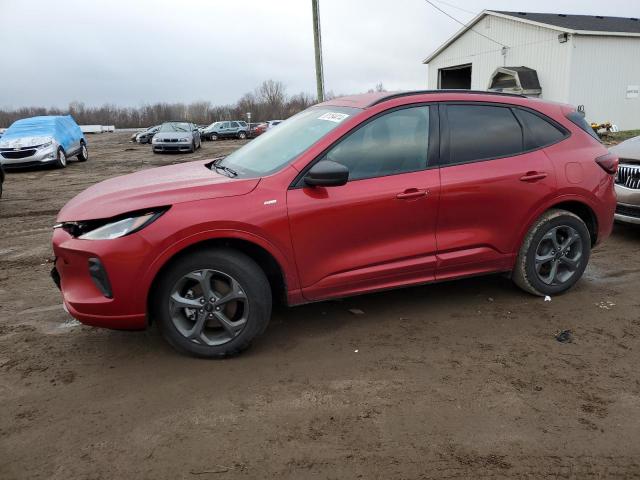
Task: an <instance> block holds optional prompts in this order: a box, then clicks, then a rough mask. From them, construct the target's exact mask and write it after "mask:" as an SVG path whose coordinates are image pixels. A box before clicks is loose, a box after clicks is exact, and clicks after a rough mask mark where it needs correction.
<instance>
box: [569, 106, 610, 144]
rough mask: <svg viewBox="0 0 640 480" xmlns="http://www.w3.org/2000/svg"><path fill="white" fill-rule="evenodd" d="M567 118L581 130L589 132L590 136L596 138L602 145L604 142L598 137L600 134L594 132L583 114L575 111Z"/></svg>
mask: <svg viewBox="0 0 640 480" xmlns="http://www.w3.org/2000/svg"><path fill="white" fill-rule="evenodd" d="M567 118H568V119H569V120H570V121H571V122H572V123H573V124H575V125H577V126H578V127H580V129H581V130H584V131H585V132H587V133H588V134H589V135H590V136H592V137H593V138H595V139H596V140H597V141H598V142H600V143H602V141H601V140H600V137H598V134H597V133H596V132H594V131H593V128H591V125H589V122H587V121H586V120H585V118H584V117H583V116H582V114H581V113H580V112H577V111H573V112H571V113H569V114H567Z"/></svg>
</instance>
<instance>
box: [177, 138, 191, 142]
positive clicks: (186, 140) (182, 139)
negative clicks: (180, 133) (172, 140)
mask: <svg viewBox="0 0 640 480" xmlns="http://www.w3.org/2000/svg"><path fill="white" fill-rule="evenodd" d="M179 141H180V142H188V141H189V139H188V138H185V137H182V138H181V139H180V140H179Z"/></svg>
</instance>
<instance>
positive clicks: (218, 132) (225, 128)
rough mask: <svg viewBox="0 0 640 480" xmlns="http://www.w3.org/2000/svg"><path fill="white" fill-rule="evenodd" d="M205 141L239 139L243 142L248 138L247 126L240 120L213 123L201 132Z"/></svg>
mask: <svg viewBox="0 0 640 480" xmlns="http://www.w3.org/2000/svg"><path fill="white" fill-rule="evenodd" d="M202 133H203V135H204V137H205V138H206V139H207V140H219V139H221V138H239V139H241V140H244V139H245V138H247V137H248V136H249V125H247V122H243V121H242V120H237V121H225V122H215V123H212V124H211V125H209V126H208V127H207V128H205V129H204V130H203V132H202Z"/></svg>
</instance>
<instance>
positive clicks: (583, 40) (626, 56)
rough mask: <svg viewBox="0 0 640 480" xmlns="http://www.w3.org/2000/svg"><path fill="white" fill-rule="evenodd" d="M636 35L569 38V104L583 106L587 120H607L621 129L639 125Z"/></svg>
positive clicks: (639, 41) (638, 40)
mask: <svg viewBox="0 0 640 480" xmlns="http://www.w3.org/2000/svg"><path fill="white" fill-rule="evenodd" d="M630 85H640V38H634V37H602V36H597V37H596V36H584V35H580V36H576V37H574V39H573V54H572V63H571V89H570V93H569V99H568V101H569V103H571V104H573V105H584V107H585V113H586V118H587V120H588V121H594V122H598V123H601V122H607V121H611V122H612V123H613V124H615V125H617V126H618V127H619V128H620V129H622V130H631V129H639V128H640V97H639V98H626V91H627V87H628V86H630Z"/></svg>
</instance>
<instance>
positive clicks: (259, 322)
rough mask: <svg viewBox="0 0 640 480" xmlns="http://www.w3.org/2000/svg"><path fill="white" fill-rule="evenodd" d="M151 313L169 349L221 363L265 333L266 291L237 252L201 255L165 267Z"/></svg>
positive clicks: (267, 315)
mask: <svg viewBox="0 0 640 480" xmlns="http://www.w3.org/2000/svg"><path fill="white" fill-rule="evenodd" d="M151 312H152V314H153V317H154V318H155V319H156V320H157V322H158V327H159V329H160V331H161V333H162V335H163V337H164V338H165V339H166V340H167V342H168V343H169V344H170V345H171V346H173V347H174V348H175V349H177V350H179V351H181V352H185V353H188V354H191V355H194V356H197V357H206V358H222V357H226V356H229V355H235V354H238V353H240V352H241V351H243V350H245V349H246V348H247V347H249V345H250V344H251V341H252V340H253V339H254V338H255V337H256V336H257V335H259V334H261V333H262V332H263V331H264V330H265V329H266V327H267V324H268V323H269V319H270V317H271V288H270V286H269V282H268V280H267V277H266V275H265V274H264V272H263V271H262V269H261V268H260V267H259V266H258V265H257V264H256V263H255V262H254V261H253V260H252V259H251V258H249V257H248V256H246V255H244V254H243V253H241V252H238V251H236V250H232V249H227V248H225V249H216V250H203V251H199V252H197V253H193V254H190V255H187V256H183V257H180V258H179V259H178V260H176V261H175V262H173V263H172V264H171V265H170V266H169V267H168V268H167V270H166V271H165V272H164V273H163V274H162V277H161V278H160V280H159V282H158V284H157V288H156V289H155V293H154V297H153V299H152V306H151Z"/></svg>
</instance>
